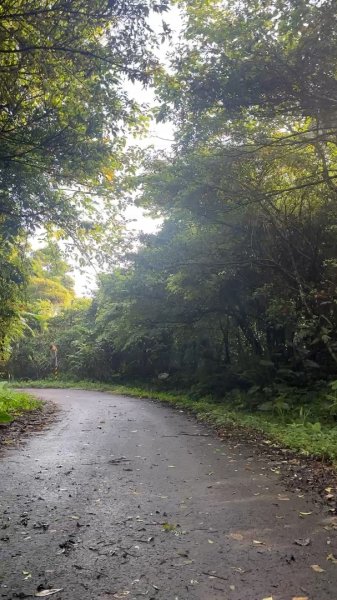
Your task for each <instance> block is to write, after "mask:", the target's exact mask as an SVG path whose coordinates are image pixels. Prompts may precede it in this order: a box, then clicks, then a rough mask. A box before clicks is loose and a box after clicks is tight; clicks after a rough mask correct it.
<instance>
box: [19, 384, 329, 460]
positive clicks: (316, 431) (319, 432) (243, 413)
mask: <svg viewBox="0 0 337 600" xmlns="http://www.w3.org/2000/svg"><path fill="white" fill-rule="evenodd" d="M12 385H16V386H20V387H34V388H76V389H83V390H95V391H107V392H111V393H114V394H120V395H125V396H132V397H136V398H150V399H155V400H160V401H162V402H166V403H168V404H171V405H173V406H176V407H177V408H180V409H184V410H189V411H192V412H193V413H194V414H195V415H196V416H197V418H198V419H199V420H202V421H204V422H207V423H209V424H211V425H215V426H217V427H219V426H222V425H224V426H225V425H235V426H240V427H244V428H246V429H247V430H250V431H252V430H255V431H259V432H261V433H262V434H264V435H265V436H266V437H267V438H268V439H269V440H271V441H273V442H277V443H278V444H280V445H281V446H282V447H284V448H289V449H292V450H296V451H298V452H300V453H303V454H305V455H314V456H316V457H319V458H323V459H329V460H332V461H334V462H336V463H337V425H336V424H335V422H333V421H332V422H330V423H329V422H325V421H324V420H322V421H320V420H319V417H318V415H317V414H315V409H313V411H312V413H311V417H310V419H311V420H310V421H309V417H308V415H309V411H307V416H303V414H306V413H305V411H304V413H303V411H302V413H301V411H299V410H296V411H295V410H294V411H292V412H289V413H288V414H286V415H277V414H271V413H264V412H263V413H258V412H248V411H247V410H244V409H237V408H233V403H231V402H230V401H229V400H226V399H224V400H223V401H221V402H220V401H214V400H212V398H211V397H205V398H199V399H192V398H191V397H189V396H188V395H186V394H184V393H178V392H166V391H158V390H155V389H151V388H146V387H129V386H124V385H113V384H104V383H97V382H91V381H81V382H78V381H77V382H75V381H62V380H42V381H26V382H18V383H16V384H15V383H13V384H12Z"/></svg>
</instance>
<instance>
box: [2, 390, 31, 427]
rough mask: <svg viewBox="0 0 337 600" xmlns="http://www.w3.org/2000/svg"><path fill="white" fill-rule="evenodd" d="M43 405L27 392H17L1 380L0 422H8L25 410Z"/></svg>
mask: <svg viewBox="0 0 337 600" xmlns="http://www.w3.org/2000/svg"><path fill="white" fill-rule="evenodd" d="M40 407H41V402H40V401H39V400H36V398H33V396H31V395H30V394H26V393H25V392H15V391H13V390H11V389H9V388H8V386H7V385H6V384H5V383H3V382H0V423H8V422H10V421H12V420H13V419H14V418H15V417H16V416H19V415H20V414H22V413H23V412H24V411H30V410H34V409H36V408H40Z"/></svg>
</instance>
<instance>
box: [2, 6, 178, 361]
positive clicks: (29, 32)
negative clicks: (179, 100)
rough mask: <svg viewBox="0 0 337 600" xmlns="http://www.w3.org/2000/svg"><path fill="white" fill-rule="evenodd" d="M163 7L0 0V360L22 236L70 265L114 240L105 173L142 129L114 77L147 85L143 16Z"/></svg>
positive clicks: (152, 66) (55, 297) (55, 293)
mask: <svg viewBox="0 0 337 600" xmlns="http://www.w3.org/2000/svg"><path fill="white" fill-rule="evenodd" d="M166 9H167V0H161V1H159V2H157V1H156V0H145V1H144V0H143V1H141V2H137V0H136V1H135V2H132V6H131V5H130V3H127V2H124V0H116V1H113V2H111V1H110V0H103V1H102V0H92V1H90V2H88V1H87V0H69V1H68V0H67V1H66V2H64V1H61V2H53V3H52V4H51V3H50V2H48V1H47V0H42V1H40V0H5V1H4V2H1V5H0V82H1V85H0V106H1V111H0V141H1V144H0V272H1V280H0V287H1V292H0V355H2V356H0V358H1V357H4V356H6V355H7V354H8V348H9V345H10V340H11V339H15V338H16V337H17V333H18V328H20V301H21V299H22V298H21V295H22V287H23V284H24V281H25V279H26V271H25V269H24V265H23V264H22V263H23V262H24V261H23V260H21V258H22V257H23V258H24V256H25V250H26V245H27V236H28V235H30V234H32V233H34V232H36V230H37V229H39V230H41V228H43V229H45V230H47V231H48V232H52V233H54V234H55V233H56V234H57V236H58V237H62V238H63V239H65V240H66V241H67V245H68V251H69V252H72V255H73V257H75V256H77V259H78V262H79V263H80V265H81V266H83V264H84V263H85V262H86V261H88V258H89V255H90V257H92V256H93V255H95V256H96V258H98V259H101V257H102V255H103V254H104V256H105V259H106V252H104V248H105V243H106V240H109V244H110V250H111V248H112V245H113V244H114V243H115V245H117V240H119V239H120V229H121V225H120V222H119V221H118V220H117V218H116V212H117V207H116V203H114V202H113V201H112V192H113V190H114V186H115V182H114V179H115V174H116V172H117V171H118V170H121V169H122V162H121V152H122V149H123V147H124V145H125V137H126V132H127V131H130V130H132V129H134V128H135V129H137V128H138V129H141V128H142V127H144V116H143V115H142V114H141V111H140V108H139V107H138V106H137V104H136V103H135V102H134V101H133V100H130V99H129V98H128V95H127V94H126V92H125V81H126V80H128V81H138V82H143V83H146V82H149V81H150V79H151V77H152V75H153V72H154V71H155V70H156V63H157V61H156V60H155V58H154V53H153V50H154V48H155V46H156V44H157V41H156V39H155V37H154V35H153V32H152V31H151V28H150V27H149V24H148V19H149V15H151V14H153V13H160V12H163V11H165V10H166ZM126 163H127V159H126V155H125V157H124V160H123V167H125V166H126ZM98 198H99V200H98ZM99 242H100V248H98V243H99ZM74 244H75V247H76V250H74ZM36 256H37V257H38V253H37V255H36ZM52 259H53V261H54V264H56V263H55V256H52ZM38 278H41V274H40V275H38ZM35 283H36V285H37V284H38V282H37V281H36V282H35ZM40 284H41V281H40ZM41 285H42V284H41ZM61 285H62V286H64V287H66V288H68V287H69V286H68V284H67V283H66V282H65V281H64V280H62V276H61V277H60V279H59V281H58V282H56V281H55V278H54V282H53V284H51V283H49V289H45V288H46V284H45V283H44V284H43V287H44V290H43V291H42V292H41V295H42V296H43V297H46V296H51V297H52V302H53V303H54V304H55V303H60V302H61V300H62V298H61V296H62V294H64V290H62V289H61V288H60V286H61ZM51 287H52V288H53V289H51ZM63 299H64V298H63ZM70 299H71V298H70V295H69V294H68V300H69V302H68V303H69V304H70Z"/></svg>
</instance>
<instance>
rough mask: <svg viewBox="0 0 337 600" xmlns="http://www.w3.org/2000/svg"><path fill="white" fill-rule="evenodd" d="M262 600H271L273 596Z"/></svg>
mask: <svg viewBox="0 0 337 600" xmlns="http://www.w3.org/2000/svg"><path fill="white" fill-rule="evenodd" d="M262 600H273V596H268V598H262Z"/></svg>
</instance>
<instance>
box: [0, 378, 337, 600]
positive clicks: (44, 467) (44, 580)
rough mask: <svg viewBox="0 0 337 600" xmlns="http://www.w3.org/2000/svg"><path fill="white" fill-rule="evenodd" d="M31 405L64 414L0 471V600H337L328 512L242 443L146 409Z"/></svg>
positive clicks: (94, 396) (69, 401)
mask: <svg viewBox="0 0 337 600" xmlns="http://www.w3.org/2000/svg"><path fill="white" fill-rule="evenodd" d="M36 395H38V396H40V397H42V398H44V399H46V400H52V401H53V402H56V403H57V404H58V405H59V407H60V408H61V412H60V413H59V416H58V419H57V421H56V422H55V423H54V424H53V425H52V426H51V427H50V428H49V429H48V430H44V431H42V432H40V433H38V434H36V435H34V436H32V437H30V438H29V439H28V440H27V442H26V443H25V444H24V445H23V446H22V447H21V448H13V449H8V450H6V452H5V455H3V456H2V458H1V459H0V489H1V497H0V503H1V513H2V514H1V525H0V527H1V526H2V529H0V538H1V542H0V549H1V562H0V597H1V598H6V599H9V598H26V597H29V596H34V595H35V594H36V593H37V592H39V591H40V592H43V591H44V590H50V589H60V588H61V591H60V592H58V593H57V594H55V595H53V596H52V598H54V599H55V600H89V599H90V600H91V599H95V600H103V599H105V600H112V599H113V598H128V600H133V599H135V600H136V599H137V600H138V599H141V598H145V599H148V600H150V599H156V600H187V599H193V600H194V599H195V600H196V599H198V600H201V599H202V600H220V599H221V600H263V599H269V600H270V598H272V599H273V600H292V599H293V598H306V597H307V598H309V600H336V598H337V564H335V563H334V562H333V560H331V557H330V560H327V556H328V555H331V554H333V555H335V556H336V557H337V540H336V533H337V532H336V531H335V530H334V529H331V526H330V520H329V515H328V513H327V512H324V511H323V509H321V508H320V507H319V506H317V505H315V504H314V502H313V501H311V500H310V499H308V498H305V497H303V496H302V494H300V493H294V492H293V493H289V492H287V491H286V490H285V489H284V488H283V487H282V484H281V483H280V482H279V481H278V476H277V474H276V473H275V466H271V465H270V463H269V462H268V459H267V458H265V457H261V458H259V457H256V456H255V457H254V456H253V452H252V448H250V447H249V445H248V446H246V447H243V446H242V445H235V446H233V444H232V445H230V444H229V443H228V442H226V440H224V441H221V440H220V439H219V438H217V437H216V435H215V434H213V433H212V432H211V431H210V430H209V429H208V428H206V427H204V426H202V425H200V424H197V423H196V422H195V420H194V419H193V418H191V417H189V416H188V415H186V414H183V413H182V411H175V410H173V409H170V408H166V407H164V406H160V405H158V404H156V403H153V402H151V401H146V400H138V399H134V398H126V397H120V396H113V395H110V394H107V393H98V392H85V391H79V390H36ZM272 469H273V470H272ZM300 513H310V514H302V515H301V514H300ZM307 538H309V540H310V543H309V545H298V543H297V544H296V543H295V540H298V542H300V543H303V544H306V543H308V539H307ZM311 565H317V566H318V567H320V568H321V569H324V570H323V571H322V572H317V567H315V569H316V570H314V569H313V568H312V566H311ZM318 571H319V569H318Z"/></svg>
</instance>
